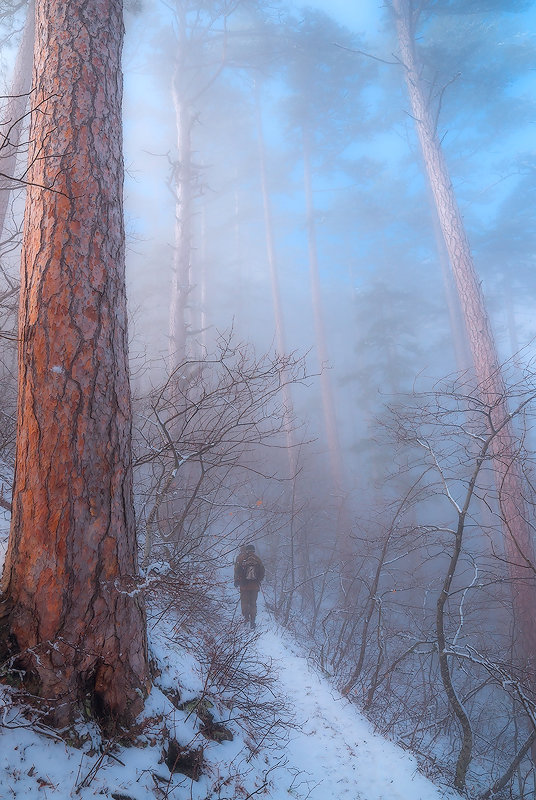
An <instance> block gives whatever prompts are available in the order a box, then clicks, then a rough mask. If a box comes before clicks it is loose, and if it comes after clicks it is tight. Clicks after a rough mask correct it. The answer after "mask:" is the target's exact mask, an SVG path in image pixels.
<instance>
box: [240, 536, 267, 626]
mask: <svg viewBox="0 0 536 800" xmlns="http://www.w3.org/2000/svg"><path fill="white" fill-rule="evenodd" d="M263 578H264V564H263V563H262V561H261V559H260V558H259V556H258V555H257V554H256V552H255V547H254V546H253V545H252V544H247V545H246V546H245V547H242V548H241V550H240V553H239V554H238V556H237V558H236V561H235V566H234V585H235V587H236V588H237V589H240V607H241V610H242V616H243V617H244V619H245V621H246V622H249V623H250V625H251V627H252V628H254V627H255V617H256V616H257V595H258V594H259V589H260V588H261V581H262V579H263Z"/></svg>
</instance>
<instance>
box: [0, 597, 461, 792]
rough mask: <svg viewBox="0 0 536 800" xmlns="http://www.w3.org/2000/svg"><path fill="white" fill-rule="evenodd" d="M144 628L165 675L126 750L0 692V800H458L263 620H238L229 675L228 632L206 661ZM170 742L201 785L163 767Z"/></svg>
mask: <svg viewBox="0 0 536 800" xmlns="http://www.w3.org/2000/svg"><path fill="white" fill-rule="evenodd" d="M149 622H150V624H149V632H150V640H151V651H152V656H153V659H154V660H155V662H156V663H157V665H158V671H159V672H160V675H159V676H158V677H157V678H156V679H155V686H154V688H153V691H152V693H151V695H150V697H149V699H148V701H147V704H146V709H145V712H144V715H143V718H142V722H141V724H140V726H139V728H138V729H137V730H136V731H134V732H132V735H131V737H130V739H131V741H128V742H126V743H125V742H115V743H113V744H112V746H111V745H110V743H103V742H102V741H101V739H100V736H99V732H98V729H97V727H96V725H95V724H93V723H91V722H83V723H81V724H80V726H77V728H76V731H74V732H73V731H71V732H70V733H69V734H68V736H64V738H63V739H62V738H61V737H59V736H58V735H57V734H56V733H55V732H53V731H52V730H51V729H47V728H45V727H43V726H41V727H39V725H38V724H37V723H36V722H35V720H34V721H33V722H32V721H30V720H29V719H28V716H27V713H25V712H24V710H22V709H21V708H20V707H17V705H15V704H14V703H13V696H12V693H11V690H10V689H9V688H7V687H0V800H8V798H21V800H22V798H24V799H25V800H34V798H35V800H37V799H38V798H43V800H57V798H73V800H76V799H77V798H80V800H89V798H102V797H105V798H112V800H158V798H162V799H163V800H167V799H168V798H169V800H172V799H174V800H186V798H189V800H240V798H242V799H243V800H246V799H248V800H249V798H263V797H268V798H274V799H275V800H284V798H294V799H295V800H346V798H347V799H348V800H440V798H443V800H446V798H453V797H455V796H456V797H459V796H458V795H454V794H453V793H451V792H450V791H449V790H447V789H446V788H439V787H438V786H436V785H434V784H433V783H431V782H430V781H429V780H428V779H427V778H425V777H424V776H423V775H422V774H421V773H420V772H419V771H418V769H417V764H416V761H415V760H414V758H413V757H412V756H411V755H409V754H408V753H407V752H405V751H403V750H402V749H401V748H399V747H397V746H396V745H394V744H393V743H391V742H389V741H386V740H385V739H384V738H382V737H381V736H379V735H377V734H375V733H374V731H373V730H372V727H371V724H370V723H369V722H368V721H367V720H366V719H365V718H364V717H363V716H362V715H361V714H360V713H359V711H358V710H357V709H356V707H355V706H353V705H351V704H350V703H349V702H348V701H347V700H346V699H345V698H343V697H341V695H340V694H339V693H338V692H337V691H336V690H335V689H334V687H333V686H332V685H331V684H330V682H329V680H328V679H326V678H325V677H323V676H322V675H320V674H319V673H318V672H317V671H316V670H315V669H314V667H313V666H312V665H311V664H309V663H308V659H307V657H306V656H305V655H304V654H303V652H302V651H301V650H300V647H299V646H298V645H297V644H296V643H295V641H294V640H293V639H292V638H291V637H289V636H287V635H286V634H285V633H284V632H282V631H281V629H280V628H279V627H278V626H277V625H276V623H275V622H274V621H273V620H272V619H271V617H270V616H269V615H268V613H267V612H266V611H261V613H260V615H259V620H258V622H259V624H258V627H257V630H256V631H255V633H254V634H250V633H249V632H248V631H247V629H246V628H245V626H244V624H243V623H242V622H241V621H238V620H235V621H231V623H230V628H229V630H231V631H235V633H236V635H237V637H238V638H237V639H234V640H233V641H234V644H233V646H234V648H235V650H236V651H237V652H240V651H241V652H242V655H239V656H238V658H235V659H234V661H233V667H232V669H231V671H230V672H229V673H228V674H227V673H226V671H225V670H226V667H225V666H222V664H223V665H224V664H225V637H226V636H227V637H228V636H229V630H227V632H226V633H225V632H224V633H223V634H222V637H220V638H219V639H218V637H216V638H212V639H210V641H209V650H210V648H212V654H211V655H210V654H209V655H208V656H207V654H206V652H205V654H203V652H202V650H201V649H200V647H199V640H196V641H195V643H194V639H195V637H194V636H193V637H192V639H191V645H192V646H189V642H188V636H186V635H185V634H184V632H181V633H180V634H179V633H178V632H177V630H176V629H174V628H173V626H171V625H170V623H169V619H168V621H167V623H163V622H162V620H161V619H160V620H158V618H157V617H154V618H153V619H152V620H151V619H150V621H149ZM237 642H238V645H239V646H238V649H237ZM204 646H205V647H206V646H207V640H205V645H204ZM244 646H245V648H246V649H245V650H244ZM241 648H242V650H241ZM222 657H223V661H222ZM250 688H251V691H252V692H253V700H252V699H251V697H252V695H251V693H250V692H249V689H250ZM199 698H202V704H201V705H199ZM196 703H197V705H196ZM177 706H180V707H181V708H177ZM209 709H210V711H209ZM196 711H197V712H198V713H196ZM207 712H208V717H207ZM207 719H208V720H209V721H211V722H212V723H213V722H214V721H215V720H216V721H217V722H221V723H223V725H224V728H225V730H226V731H227V732H232V734H233V737H234V738H233V740H232V741H223V742H217V741H213V740H211V739H208V738H206V736H204V735H203V733H202V730H201V729H202V728H203V726H204V723H206V722H207ZM65 738H68V739H70V742H69V743H67V741H65ZM77 738H78V742H76V739H77ZM127 739H128V737H127ZM173 739H175V740H176V741H177V742H178V743H179V744H180V745H181V746H184V748H185V751H186V750H187V751H188V753H189V754H190V755H192V754H193V756H194V757H195V758H194V761H195V760H196V759H197V761H198V762H199V763H198V766H199V774H198V775H196V777H197V780H193V779H192V778H191V777H188V776H186V775H184V774H181V773H175V774H170V771H169V768H168V767H167V766H166V763H165V760H164V756H165V752H166V750H167V752H168V755H169V749H168V747H169V742H170V741H171V740H173ZM73 744H78V746H73ZM125 744H128V745H130V746H125ZM201 761H202V763H200V762H201ZM194 769H195V766H194Z"/></svg>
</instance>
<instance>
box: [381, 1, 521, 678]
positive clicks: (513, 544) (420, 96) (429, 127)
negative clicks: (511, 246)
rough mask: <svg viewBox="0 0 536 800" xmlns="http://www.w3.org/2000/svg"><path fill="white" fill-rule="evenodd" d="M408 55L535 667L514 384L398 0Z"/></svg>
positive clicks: (407, 16)
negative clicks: (507, 375) (506, 373)
mask: <svg viewBox="0 0 536 800" xmlns="http://www.w3.org/2000/svg"><path fill="white" fill-rule="evenodd" d="M393 8H394V11H395V14H396V24H397V31H398V39H399V44H400V51H401V60H402V64H403V67H404V69H405V75H406V83H407V87H408V92H409V97H410V102H411V107H412V114H413V116H414V118H415V124H416V127H417V133H418V136H419V141H420V145H421V149H422V153H423V159H424V163H425V167H426V172H427V176H428V180H429V183H430V188H431V191H432V194H433V197H434V202H435V206H436V209H437V214H438V218H439V223H440V226H441V231H442V234H443V238H444V240H445V245H446V248H447V252H448V255H449V259H450V263H451V266H452V270H453V273H454V278H455V281H456V287H457V290H458V295H459V298H460V302H461V306H462V310H463V316H464V320H465V326H466V329H467V335H468V337H469V344H470V348H471V354H472V358H473V363H474V369H475V374H476V377H477V380H478V381H479V384H480V392H481V397H482V400H483V403H484V404H485V406H488V407H489V408H490V409H492V412H491V414H490V430H491V429H495V430H498V429H500V428H501V426H502V430H501V433H500V435H498V436H497V437H496V438H495V439H494V442H493V445H492V456H493V466H494V473H495V482H496V486H497V490H498V492H499V496H500V510H501V516H502V520H503V533H504V548H505V553H506V557H507V559H508V562H509V569H510V577H511V580H512V592H513V604H514V610H515V616H516V628H517V630H518V632H519V635H518V637H517V639H518V653H519V655H520V656H521V657H522V658H524V659H526V660H527V661H528V662H529V663H530V664H532V668H533V670H534V668H535V654H536V618H535V616H534V609H535V608H536V580H535V575H534V568H535V565H536V558H535V553H534V545H533V540H532V533H531V530H530V527H529V525H528V524H527V521H526V520H527V514H526V510H525V504H524V500H523V491H522V475H521V470H520V466H519V464H518V462H517V460H516V445H515V437H514V434H513V431H512V426H511V424H510V422H509V420H508V408H507V402H506V388H505V384H504V380H503V376H502V373H501V368H500V364H499V360H498V356H497V350H496V347H495V342H494V339H493V334H492V332H491V327H490V323H489V319H488V315H487V312H486V307H485V303H484V297H483V294H482V289H481V286H480V281H479V280H478V276H477V274H476V270H475V267H474V263H473V258H472V255H471V250H470V247H469V242H468V239H467V235H466V232H465V228H464V224H463V220H462V216H461V213H460V209H459V207H458V204H457V201H456V196H455V194H454V189H453V187H452V183H451V180H450V176H449V172H448V168H447V165H446V162H445V157H444V155H443V151H442V149H441V144H440V142H439V139H438V137H437V133H436V130H435V120H434V119H433V116H432V113H431V110H430V106H429V103H428V102H427V99H426V97H427V95H426V93H425V91H424V90H423V86H422V81H421V75H420V69H419V65H418V62H417V57H416V53H415V44H414V25H415V22H416V17H415V12H414V10H413V3H412V2H411V0H393ZM535 685H536V681H535Z"/></svg>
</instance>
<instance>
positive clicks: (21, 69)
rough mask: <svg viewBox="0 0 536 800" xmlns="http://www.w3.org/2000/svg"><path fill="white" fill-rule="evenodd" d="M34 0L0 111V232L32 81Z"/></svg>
mask: <svg viewBox="0 0 536 800" xmlns="http://www.w3.org/2000/svg"><path fill="white" fill-rule="evenodd" d="M34 19H35V11H34V3H33V0H31V2H30V4H29V5H28V11H27V16H26V22H25V24H24V30H23V33H22V39H21V41H20V45H19V51H18V53H17V60H16V61H15V67H14V70H13V80H12V82H11V96H10V97H8V98H7V102H6V103H5V105H4V106H3V107H2V110H1V112H0V123H1V124H2V127H3V129H4V131H3V134H4V136H7V139H8V141H6V140H5V139H4V138H3V136H2V138H1V139H0V172H2V173H3V174H2V175H0V235H1V234H2V233H3V231H4V227H5V224H6V216H7V210H8V208H9V201H10V197H11V189H12V188H13V187H14V186H16V185H17V184H16V181H15V180H14V178H15V168H16V164H17V153H18V149H19V144H20V136H21V133H22V129H23V127H24V115H25V113H26V108H27V106H28V94H29V92H30V88H31V81H32V58H33V50H34Z"/></svg>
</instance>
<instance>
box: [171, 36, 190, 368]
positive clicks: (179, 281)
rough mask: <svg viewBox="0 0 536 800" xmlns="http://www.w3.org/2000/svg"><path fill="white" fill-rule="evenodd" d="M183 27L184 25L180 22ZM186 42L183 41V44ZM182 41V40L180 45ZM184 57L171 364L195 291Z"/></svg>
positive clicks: (182, 344)
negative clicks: (193, 285) (191, 296)
mask: <svg viewBox="0 0 536 800" xmlns="http://www.w3.org/2000/svg"><path fill="white" fill-rule="evenodd" d="M181 28H182V26H181ZM182 46H184V44H183V45H182ZM180 47H181V42H179V49H180ZM182 66H183V65H182V60H181V59H179V62H178V63H177V66H176V69H175V74H174V76H173V107H174V109H175V123H176V126H177V151H178V162H177V164H176V166H175V170H174V175H173V181H174V186H173V193H174V196H175V245H174V251H173V272H172V283H171V298H170V309H169V347H170V356H171V359H172V363H171V367H172V368H173V367H174V366H176V365H177V364H182V363H183V362H184V361H185V360H186V358H187V337H188V330H189V328H190V327H191V325H190V322H191V321H190V318H189V311H190V299H191V298H190V295H191V292H192V288H193V287H192V275H191V272H192V263H191V262H192V212H193V208H192V178H193V174H192V142H191V133H192V119H191V115H190V112H189V108H188V105H187V103H185V102H184V99H183V98H182V96H181V94H182V93H181V72H182Z"/></svg>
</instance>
